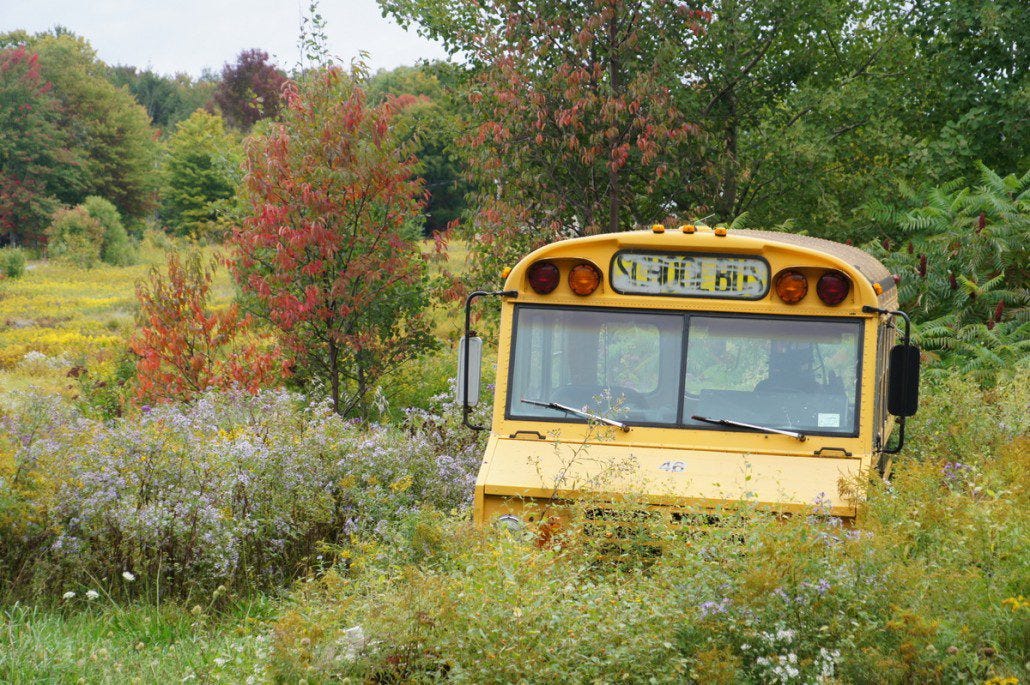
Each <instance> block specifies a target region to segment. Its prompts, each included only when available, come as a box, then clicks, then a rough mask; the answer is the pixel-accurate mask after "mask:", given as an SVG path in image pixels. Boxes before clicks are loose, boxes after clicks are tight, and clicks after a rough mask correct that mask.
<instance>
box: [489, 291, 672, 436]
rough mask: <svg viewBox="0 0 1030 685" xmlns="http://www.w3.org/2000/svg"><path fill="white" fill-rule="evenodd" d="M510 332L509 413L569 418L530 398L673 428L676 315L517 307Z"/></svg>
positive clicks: (511, 415)
mask: <svg viewBox="0 0 1030 685" xmlns="http://www.w3.org/2000/svg"><path fill="white" fill-rule="evenodd" d="M514 337H515V341H514V350H513V355H512V360H513V361H512V368H511V377H510V378H511V380H510V386H509V387H510V388H511V391H510V392H509V394H508V407H507V409H508V412H507V413H508V416H509V417H511V418H518V419H529V418H541V419H547V420H553V419H555V418H559V419H560V418H571V417H566V416H565V415H564V414H563V413H562V412H560V411H558V410H554V409H548V408H546V407H538V406H535V405H530V404H526V403H524V402H522V400H523V399H529V400H536V401H543V402H557V403H559V404H563V405H566V406H569V407H574V408H576V409H583V408H587V409H588V410H589V411H593V412H597V413H600V414H603V415H605V416H608V417H610V418H619V419H625V420H627V421H636V422H638V423H641V422H643V423H649V424H665V425H675V423H676V411H677V409H678V397H677V394H678V392H679V378H680V376H681V371H680V368H681V358H680V357H681V354H682V339H683V315H682V314H677V313H669V314H665V313H650V312H627V311H615V310H584V309H564V308H558V307H546V308H544V307H539V308H538V307H519V308H518V313H517V315H516V320H515V333H514ZM577 420H578V419H577Z"/></svg>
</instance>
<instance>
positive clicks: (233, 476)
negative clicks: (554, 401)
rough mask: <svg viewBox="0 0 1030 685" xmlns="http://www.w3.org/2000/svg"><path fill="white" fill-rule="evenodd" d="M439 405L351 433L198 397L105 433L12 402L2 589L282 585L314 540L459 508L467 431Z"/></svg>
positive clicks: (303, 414) (23, 401)
mask: <svg viewBox="0 0 1030 685" xmlns="http://www.w3.org/2000/svg"><path fill="white" fill-rule="evenodd" d="M453 409H454V408H453V407H450V408H449V409H448V411H449V416H448V417H447V418H444V417H442V416H441V415H439V414H437V413H429V412H425V411H419V412H412V414H411V416H410V417H409V418H408V419H407V420H406V421H405V422H404V424H403V425H402V426H401V427H398V428H394V427H387V426H369V427H364V426H361V425H358V424H356V423H354V422H350V421H346V420H344V419H343V418H341V417H339V416H338V415H336V414H334V413H333V412H332V410H331V409H330V408H329V407H327V406H326V405H325V404H306V403H305V401H304V399H303V398H302V397H300V396H298V395H291V394H287V393H283V392H264V393H261V394H259V395H257V396H251V395H248V394H245V393H228V394H220V393H208V394H205V395H204V396H202V397H200V398H199V399H198V400H197V401H196V402H195V403H193V404H178V405H163V406H159V407H154V408H149V407H144V409H143V412H142V413H141V414H139V415H137V416H134V417H122V418H119V419H115V420H113V421H111V422H109V423H106V424H105V423H102V422H99V421H93V420H90V419H86V418H84V417H82V416H81V414H79V413H78V412H77V411H75V410H74V409H73V408H71V407H70V406H68V405H65V404H62V403H61V402H59V401H57V400H51V399H47V398H40V397H34V396H31V395H25V396H18V398H17V401H16V406H15V408H14V409H13V410H12V411H11V412H10V413H9V415H8V416H6V417H5V418H4V419H3V421H2V422H0V573H2V576H0V586H2V587H8V588H11V589H10V592H11V593H13V594H16V595H19V596H27V595H30V594H33V593H41V592H49V593H50V594H51V595H53V594H54V593H56V594H57V595H60V594H61V593H62V592H64V591H66V590H68V589H77V590H84V589H86V588H88V587H93V588H96V587H98V585H104V586H106V589H107V590H108V591H109V592H111V593H112V594H114V595H116V596H118V595H121V596H131V595H137V594H142V593H157V592H160V595H161V596H162V597H164V596H170V595H171V596H180V597H181V596H185V595H188V594H190V593H191V592H198V591H210V590H213V589H214V588H216V587H217V586H218V585H225V586H226V587H227V588H228V589H230V590H233V591H244V590H249V589H252V588H270V587H275V586H278V585H281V584H283V583H285V582H288V581H289V580H291V579H293V578H295V577H296V576H297V575H298V574H302V573H304V572H305V571H306V570H307V569H309V568H310V567H311V566H312V565H314V564H317V563H318V562H317V559H316V556H317V555H318V554H319V553H320V552H322V550H323V546H322V545H323V543H324V542H336V543H340V544H345V543H346V542H347V541H348V540H349V536H350V535H365V536H374V535H376V534H378V533H382V532H383V531H386V530H387V529H388V528H389V524H390V522H392V521H395V520H398V519H399V518H401V517H403V516H405V515H406V514H407V513H409V512H412V511H415V510H417V509H419V508H420V507H424V506H429V507H437V508H440V509H443V510H449V509H452V508H455V507H462V506H464V505H466V504H467V503H468V498H469V497H470V495H471V492H472V482H473V479H474V473H475V469H476V468H477V467H478V464H479V457H480V445H478V444H477V443H475V442H474V438H471V441H468V440H467V441H464V442H463V441H457V440H455V436H456V435H460V436H461V437H465V436H467V435H468V434H467V433H461V434H456V433H455V432H454V431H453V428H454V424H455V421H456V420H455V418H454V416H455V412H454V411H453ZM124 571H129V572H131V573H132V574H133V575H134V576H135V578H136V580H135V581H132V582H125V581H123V579H122V573H123V572H124ZM105 579H106V580H105ZM80 594H81V593H80ZM151 596H152V595H151Z"/></svg>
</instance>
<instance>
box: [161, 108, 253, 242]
mask: <svg viewBox="0 0 1030 685" xmlns="http://www.w3.org/2000/svg"><path fill="white" fill-rule="evenodd" d="M242 158H243V155H242V151H241V149H240V143H239V141H238V140H237V138H236V137H235V136H234V135H232V134H231V133H228V132H227V131H226V130H225V127H224V126H223V125H222V118H221V117H220V116H218V115H216V114H208V113H207V112H205V111H203V110H199V109H198V110H197V111H196V112H194V113H193V114H192V115H190V117H189V118H188V119H186V120H185V121H183V122H182V123H180V124H179V125H178V126H177V127H176V129H175V133H174V134H173V135H172V137H171V138H170V139H169V140H168V155H167V156H166V157H165V161H164V169H163V172H164V173H163V188H162V192H161V217H162V219H164V220H165V221H167V222H168V224H169V225H170V227H171V228H172V230H173V232H174V233H177V234H180V235H189V236H191V237H194V238H199V237H207V236H208V235H210V234H211V233H212V227H213V225H214V224H215V222H216V221H217V220H218V219H219V216H220V214H221V213H222V212H223V210H224V208H225V205H226V203H227V202H228V201H230V200H232V199H233V198H234V197H235V196H236V188H237V186H238V184H239V176H240V171H239V169H240V164H241V163H242Z"/></svg>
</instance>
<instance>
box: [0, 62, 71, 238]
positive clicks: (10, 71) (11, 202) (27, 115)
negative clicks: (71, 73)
mask: <svg viewBox="0 0 1030 685" xmlns="http://www.w3.org/2000/svg"><path fill="white" fill-rule="evenodd" d="M59 119H60V109H59V104H58V101H57V99H56V98H55V97H54V94H53V92H52V87H51V84H50V83H49V82H47V81H46V79H45V78H44V77H43V76H42V74H41V73H40V66H39V56H38V55H37V54H36V53H34V52H30V51H29V50H27V49H26V48H25V47H24V46H18V47H12V48H7V49H2V50H0V131H3V132H4V135H2V136H0V232H2V236H0V243H10V244H17V243H19V242H21V243H29V244H38V243H40V242H41V238H42V233H43V229H44V228H46V226H47V224H48V223H49V219H50V215H51V214H52V213H53V211H54V210H55V209H56V208H57V200H56V198H55V197H54V194H55V192H56V189H57V188H58V187H60V186H64V185H73V186H74V184H75V172H74V167H75V165H76V164H77V157H76V155H75V153H74V152H72V151H71V150H69V149H68V147H67V146H68V134H67V132H66V131H65V130H63V129H62V128H61V127H60V125H59Z"/></svg>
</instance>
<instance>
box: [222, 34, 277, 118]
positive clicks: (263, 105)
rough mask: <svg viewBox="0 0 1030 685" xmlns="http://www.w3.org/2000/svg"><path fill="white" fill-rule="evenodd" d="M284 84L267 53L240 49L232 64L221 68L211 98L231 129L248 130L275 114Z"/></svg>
mask: <svg viewBox="0 0 1030 685" xmlns="http://www.w3.org/2000/svg"><path fill="white" fill-rule="evenodd" d="M284 83H286V74H284V73H283V72H282V70H281V69H279V67H277V66H275V65H274V64H272V63H271V62H269V61H268V53H267V52H265V51H264V50H256V49H255V50H244V51H243V52H241V53H240V54H239V56H238V57H237V58H236V63H235V64H226V65H225V66H224V67H223V68H222V80H221V81H219V82H218V88H217V89H216V90H215V94H214V98H215V102H217V103H218V106H219V108H221V110H222V117H223V118H224V119H225V120H226V121H227V122H228V123H229V124H230V125H231V126H235V127H236V128H238V129H240V130H241V131H249V130H250V127H251V126H253V125H254V124H255V123H256V122H257V121H258V120H259V119H264V118H266V117H274V116H276V115H277V114H278V113H279V108H280V107H281V106H282V87H283V84H284Z"/></svg>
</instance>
